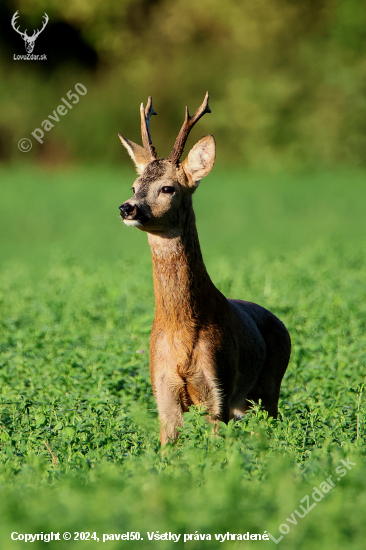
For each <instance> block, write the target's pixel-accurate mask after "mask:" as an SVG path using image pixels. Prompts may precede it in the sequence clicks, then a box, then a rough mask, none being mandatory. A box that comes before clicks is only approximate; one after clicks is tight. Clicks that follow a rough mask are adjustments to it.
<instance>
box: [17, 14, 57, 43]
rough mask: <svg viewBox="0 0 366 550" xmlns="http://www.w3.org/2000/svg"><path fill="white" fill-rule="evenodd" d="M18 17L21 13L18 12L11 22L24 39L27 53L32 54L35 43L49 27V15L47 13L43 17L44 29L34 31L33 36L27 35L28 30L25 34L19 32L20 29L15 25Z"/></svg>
mask: <svg viewBox="0 0 366 550" xmlns="http://www.w3.org/2000/svg"><path fill="white" fill-rule="evenodd" d="M18 17H19V11H16V12H15V13H14V15H13V18H12V20H11V26H12V27H13V29H14V30H15V31H16V32H17V33H18V34H20V36H21V37H22V38H23V40H24V45H25V51H26V52H27V53H32V52H33V49H34V43H35V41H36V39H37V38H38V36H39V35H40V34H41V32H42V31H43V29H44V28H45V26H46V25H47V23H48V21H49V18H48V15H47V13H45V14H44V16H43V17H44V22H43V25H42V28H41V29H39V30H38V31H36V30H34V31H33V34H32V36H28V35H27V29H25V31H24V32H21V31H20V30H19V27H18V28H17V27H16V26H15V23H16V20H17V19H18Z"/></svg>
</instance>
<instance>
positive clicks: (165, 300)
mask: <svg viewBox="0 0 366 550" xmlns="http://www.w3.org/2000/svg"><path fill="white" fill-rule="evenodd" d="M148 240H149V244H150V248H151V252H152V263H153V277H154V291H155V302H156V318H158V319H160V320H161V321H162V322H164V321H165V326H167V327H171V328H172V329H174V325H175V323H177V324H178V325H179V326H185V327H188V326H192V324H193V326H197V325H199V324H200V320H201V317H202V316H203V314H205V315H206V316H207V313H208V308H209V304H210V295H211V296H212V294H214V293H215V292H218V291H217V289H216V288H215V286H214V285H213V283H212V281H211V279H210V277H209V275H208V273H207V270H206V267H205V264H204V263H203V258H202V253H201V247H200V243H199V240H198V233H197V228H196V221H195V215H194V212H193V207H192V205H190V206H189V208H188V210H187V211H186V212H185V214H184V216H183V219H182V223H181V224H180V229H179V231H177V234H171V235H169V234H153V233H149V235H148ZM203 312H204V313H203Z"/></svg>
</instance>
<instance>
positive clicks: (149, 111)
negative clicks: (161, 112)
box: [140, 96, 157, 160]
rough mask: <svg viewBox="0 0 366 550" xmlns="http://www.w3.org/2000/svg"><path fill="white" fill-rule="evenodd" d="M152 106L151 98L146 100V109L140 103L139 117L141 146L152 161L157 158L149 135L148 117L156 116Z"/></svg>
mask: <svg viewBox="0 0 366 550" xmlns="http://www.w3.org/2000/svg"><path fill="white" fill-rule="evenodd" d="M156 114H157V113H156V112H155V111H154V109H153V106H152V97H151V96H149V98H148V100H147V105H146V108H145V107H144V104H143V103H141V107H140V115H141V136H142V145H143V146H144V149H145V150H146V151H147V152H148V153H150V156H151V157H152V160H153V159H156V158H157V154H156V151H155V147H154V146H153V144H152V140H151V135H150V117H151V115H156Z"/></svg>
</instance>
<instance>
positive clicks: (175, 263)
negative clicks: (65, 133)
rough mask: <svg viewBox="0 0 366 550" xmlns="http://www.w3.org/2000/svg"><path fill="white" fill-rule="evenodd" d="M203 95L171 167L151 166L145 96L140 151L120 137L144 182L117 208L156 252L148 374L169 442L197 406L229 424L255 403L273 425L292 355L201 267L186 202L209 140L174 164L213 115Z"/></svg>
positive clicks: (254, 309)
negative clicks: (196, 130)
mask: <svg viewBox="0 0 366 550" xmlns="http://www.w3.org/2000/svg"><path fill="white" fill-rule="evenodd" d="M210 112H211V111H210V108H209V106H208V92H207V93H206V96H205V99H204V101H203V103H202V105H201V107H200V108H199V109H198V111H197V112H196V113H195V115H194V116H193V117H190V116H189V113H188V108H186V115H185V120H184V123H183V126H182V128H181V130H180V132H179V134H178V137H177V139H176V142H175V145H174V148H173V150H172V152H171V153H170V155H169V157H168V158H157V154H156V152H155V148H154V146H153V144H152V141H151V136H150V124H149V123H150V117H151V115H154V114H156V113H155V112H154V110H153V107H152V101H151V97H149V99H148V103H147V106H146V109H145V108H144V105H143V104H141V108H140V114H141V133H142V143H143V147H141V146H140V145H137V144H136V143H133V142H132V141H129V140H128V139H126V138H124V137H123V136H122V135H120V134H118V135H119V138H120V140H121V142H122V143H123V145H124V146H125V147H126V149H127V151H128V153H129V155H130V156H131V158H132V160H133V161H134V163H135V166H136V169H137V172H138V174H140V177H139V178H137V180H136V181H135V182H134V184H133V188H132V190H133V193H134V195H133V197H132V198H131V199H130V200H128V201H126V202H124V203H123V204H122V205H121V206H120V207H119V208H120V213H121V217H122V219H123V221H124V223H125V224H126V225H133V226H135V227H138V228H139V229H141V230H142V231H146V232H147V233H148V241H149V244H150V247H151V252H152V263H153V277H154V291H155V301H156V313H155V319H154V322H153V325H152V330H151V339H150V374H151V383H152V388H153V392H154V396H155V399H156V401H157V405H158V410H159V417H160V440H161V443H162V445H163V444H164V443H166V442H167V441H168V440H173V441H175V440H176V439H177V437H178V429H177V428H179V427H181V426H182V425H183V413H184V412H186V411H188V408H189V406H190V405H192V404H194V405H196V406H198V405H202V406H203V407H205V408H206V410H207V411H208V413H209V415H210V418H211V420H212V421H213V422H214V423H217V422H218V421H219V420H221V421H223V422H228V421H229V420H230V419H231V418H238V417H240V416H242V415H243V414H244V412H245V411H246V410H247V409H248V408H249V407H250V404H249V403H248V401H249V400H254V401H256V402H258V400H259V399H261V400H262V406H263V407H264V409H265V410H266V411H268V414H269V415H270V416H273V417H275V418H276V417H277V407H278V398H279V392H280V385H281V381H282V378H283V375H284V373H285V371H286V368H287V365H288V362H289V358H290V350H291V341H290V336H289V334H288V332H287V330H286V328H285V326H284V325H283V323H282V322H281V321H280V320H279V319H277V317H275V316H274V315H273V314H272V313H270V312H269V311H268V310H266V309H264V308H263V307H261V306H259V305H257V304H253V303H251V302H243V301H242V300H228V299H226V298H225V296H223V295H222V294H221V292H220V291H219V290H218V289H217V288H216V287H215V286H214V284H213V283H212V281H211V279H210V277H209V275H208V273H207V271H206V267H205V264H204V263H203V259H202V254H201V249H200V244H199V240H198V234H197V229H196V223H195V215H194V212H193V206H192V194H193V193H194V191H195V190H196V189H197V187H198V184H199V182H200V180H201V179H202V178H203V177H204V176H206V175H207V174H208V173H209V172H210V170H211V168H212V166H213V164H214V160H215V140H214V138H213V137H212V136H210V135H207V136H205V137H203V138H202V139H200V140H199V141H198V142H197V143H196V145H195V146H194V147H193V148H192V149H191V150H190V152H189V153H188V156H187V158H186V159H185V160H184V161H183V162H180V160H179V159H180V157H181V155H182V152H183V148H184V145H185V142H186V140H187V137H188V134H189V132H190V130H191V128H192V127H193V126H194V124H195V123H196V122H197V121H198V120H199V119H200V118H201V117H202V116H203V115H204V114H205V113H210Z"/></svg>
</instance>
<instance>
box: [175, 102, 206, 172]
mask: <svg viewBox="0 0 366 550" xmlns="http://www.w3.org/2000/svg"><path fill="white" fill-rule="evenodd" d="M205 113H211V109H210V107H209V105H208V92H206V95H205V99H204V100H203V103H202V105H201V107H200V108H199V109H198V110H197V111H196V113H195V114H194V115H193V116H189V112H188V107H186V116H185V119H184V122H183V126H182V128H181V129H180V132H179V134H178V136H177V139H176V140H175V143H174V147H173V150H172V152H171V153H170V155H169V157H168V160H170V162H174V163H176V164H178V162H179V159H180V157H181V156H182V153H183V149H184V146H185V144H186V141H187V138H188V135H189V132H190V131H191V130H192V128H193V126H194V125H195V124H196V122H197V121H198V120H199V119H200V118H201V117H202V116H203V115H204V114H205Z"/></svg>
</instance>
